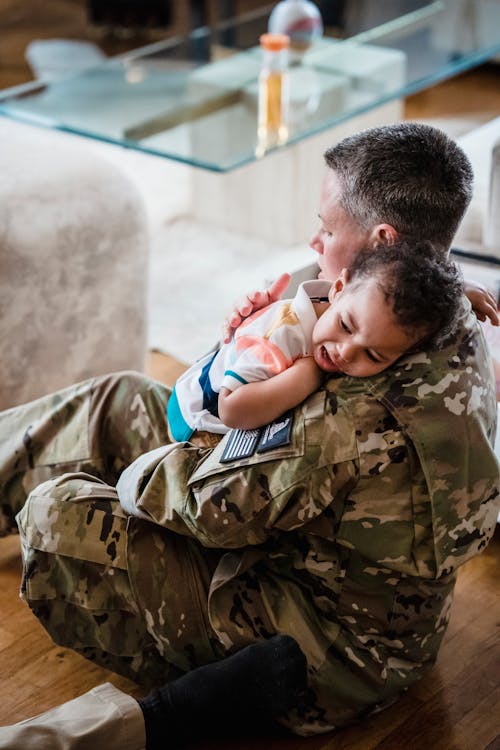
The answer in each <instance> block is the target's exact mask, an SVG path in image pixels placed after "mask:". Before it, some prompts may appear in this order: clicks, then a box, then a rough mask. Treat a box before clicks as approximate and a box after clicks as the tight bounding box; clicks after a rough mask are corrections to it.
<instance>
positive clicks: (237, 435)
mask: <svg viewBox="0 0 500 750" xmlns="http://www.w3.org/2000/svg"><path fill="white" fill-rule="evenodd" d="M292 427H293V411H288V412H286V414H283V416H281V417H279V419H275V420H274V422H271V423H270V424H268V425H266V426H265V427H259V428H258V429H256V430H231V432H230V433H229V436H228V440H227V443H226V446H225V448H224V451H223V453H222V456H221V457H220V463H221V464H227V463H230V462H231V461H237V460H239V459H241V458H249V457H250V456H253V454H254V453H255V452H257V453H266V452H267V451H271V450H274V449H275V448H281V447H282V446H284V445H289V444H290V441H291V437H292Z"/></svg>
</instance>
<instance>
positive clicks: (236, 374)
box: [224, 370, 248, 385]
mask: <svg viewBox="0 0 500 750" xmlns="http://www.w3.org/2000/svg"><path fill="white" fill-rule="evenodd" d="M226 375H229V376H230V377H231V378H234V379H235V380H239V381H240V383H243V385H248V380H245V378H242V377H241V375H238V373H237V372H233V370H226V372H225V373H224V377H225V376H226Z"/></svg>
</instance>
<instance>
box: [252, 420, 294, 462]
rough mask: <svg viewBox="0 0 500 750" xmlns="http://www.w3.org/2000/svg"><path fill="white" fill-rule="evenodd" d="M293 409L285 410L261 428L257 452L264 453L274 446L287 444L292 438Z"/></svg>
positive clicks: (279, 446) (278, 446) (280, 446)
mask: <svg viewBox="0 0 500 750" xmlns="http://www.w3.org/2000/svg"><path fill="white" fill-rule="evenodd" d="M292 427H293V411H287V412H286V413H285V414H283V415H282V416H281V417H279V419H275V420H274V422H271V424H268V425H266V427H264V428H263V429H262V435H261V437H260V440H259V444H258V446H257V453H265V452H266V451H272V450H274V449H275V448H282V447H283V446H284V445H289V444H290V441H291V438H292Z"/></svg>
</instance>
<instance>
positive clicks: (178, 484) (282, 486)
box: [117, 390, 358, 548]
mask: <svg viewBox="0 0 500 750" xmlns="http://www.w3.org/2000/svg"><path fill="white" fill-rule="evenodd" d="M326 415H328V416H326ZM281 427H284V429H283V432H281V431H280V430H281ZM289 427H291V429H288V428H289ZM273 428H274V429H273ZM265 432H266V431H265V430H263V431H262V434H264V433H265ZM268 432H269V433H270V434H272V435H273V440H272V441H271V442H272V448H271V449H267V448H266V449H264V450H261V448H260V446H259V443H258V435H259V433H257V437H256V440H255V443H254V444H253V446H252V445H251V443H252V437H253V435H252V434H246V433H243V435H242V436H241V437H242V440H241V441H240V442H239V438H240V434H239V433H236V432H235V433H229V434H228V435H226V436H225V438H224V439H223V440H222V441H221V443H220V444H219V445H218V446H217V448H215V449H214V450H213V451H211V452H208V451H207V450H206V449H199V448H196V447H195V446H193V445H190V444H189V443H176V444H171V445H167V446H164V447H162V448H158V449H156V450H154V451H150V452H149V453H146V454H144V455H142V456H140V457H139V458H138V459H137V460H136V461H135V462H134V463H133V464H131V466H129V467H128V468H127V469H126V470H125V471H124V472H123V474H122V476H121V477H120V480H119V482H118V485H117V491H118V496H119V499H120V503H121V505H122V507H123V508H124V509H125V510H126V511H127V512H129V513H131V514H132V515H135V516H138V517H140V518H144V519H146V520H148V521H152V522H153V523H157V524H159V525H161V526H164V527H166V528H168V529H169V530H171V531H174V532H176V533H178V534H183V535H186V536H194V537H196V538H197V539H198V541H199V542H201V544H203V545H205V546H207V547H225V548H237V547H242V546H246V545H255V544H261V543H262V542H264V541H265V540H266V539H267V538H268V537H269V536H270V535H271V534H272V533H273V532H274V531H275V529H279V530H281V531H289V530H293V529H297V528H300V527H302V526H304V525H305V524H308V523H310V522H312V521H314V520H315V519H318V518H319V517H320V516H321V515H322V514H323V512H324V511H325V509H326V508H331V510H332V513H333V516H331V517H337V518H340V516H341V515H342V510H343V503H344V500H345V497H346V495H347V493H348V492H349V490H350V489H351V488H352V486H353V485H354V484H355V482H356V478H357V462H358V451H357V441H356V435H355V427H354V424H353V422H352V418H351V417H350V415H349V413H348V411H347V407H345V408H344V406H339V408H337V410H336V413H335V415H332V413H331V405H330V401H329V399H328V397H327V394H326V392H325V391H323V390H321V391H318V392H317V393H314V394H313V395H312V396H310V397H309V398H308V399H306V401H305V402H304V403H303V404H302V405H301V406H300V407H298V408H296V409H295V412H294V415H293V419H291V420H288V424H287V425H286V426H285V425H280V424H276V425H271V426H270V430H269V431H268ZM283 435H284V438H282V436H283ZM280 438H282V439H280ZM249 444H250V445H251V447H250V450H249V451H247V452H246V453H245V450H244V449H245V448H247V447H248V445H249ZM240 445H241V446H242V450H241V451H240V452H238V446H240ZM229 449H230V450H229ZM228 454H229V455H228ZM328 524H329V526H328V528H329V533H330V532H331V520H328Z"/></svg>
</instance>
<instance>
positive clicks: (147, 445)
mask: <svg viewBox="0 0 500 750" xmlns="http://www.w3.org/2000/svg"><path fill="white" fill-rule="evenodd" d="M168 396H169V389H168V388H166V387H165V386H164V385H162V384H161V383H158V382H155V381H152V380H150V379H149V378H147V377H146V376H144V375H141V374H139V373H133V372H123V373H113V374H112V375H105V376H102V377H98V378H93V379H92V380H87V381H84V382H83V383H79V384H77V385H74V386H70V387H69V388H65V389H64V390H62V391H59V392H57V393H54V394H51V395H49V396H44V397H43V398H40V399H37V400H36V401H32V402H31V403H28V404H22V405H21V406H17V407H14V408H13V409H9V410H8V411H5V412H2V413H0V536H1V535H2V532H3V533H5V532H6V531H8V530H12V529H14V528H15V522H14V516H15V514H16V513H18V512H19V510H20V509H21V508H22V507H23V504H24V502H25V499H26V496H27V494H28V493H29V492H30V490H32V489H33V488H34V487H36V485H37V484H39V483H40V482H43V481H45V480H47V479H49V478H50V477H53V476H58V475H60V474H63V473H65V472H69V471H86V472H88V473H90V474H93V475H94V476H98V477H101V478H103V479H104V480H105V481H106V482H108V483H109V484H112V485H113V484H115V483H116V481H117V479H118V476H119V474H120V472H121V471H122V470H123V468H124V467H125V466H127V465H128V464H129V463H130V462H131V461H133V460H134V459H135V458H137V456H139V455H140V454H141V453H144V452H145V451H149V450H151V449H152V448H156V447H158V446H160V445H162V444H164V443H166V442H168V436H167V422H166V411H165V410H166V404H167V401H168Z"/></svg>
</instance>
